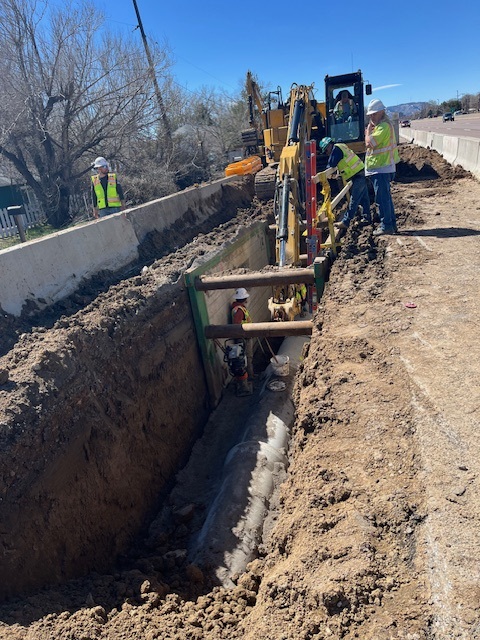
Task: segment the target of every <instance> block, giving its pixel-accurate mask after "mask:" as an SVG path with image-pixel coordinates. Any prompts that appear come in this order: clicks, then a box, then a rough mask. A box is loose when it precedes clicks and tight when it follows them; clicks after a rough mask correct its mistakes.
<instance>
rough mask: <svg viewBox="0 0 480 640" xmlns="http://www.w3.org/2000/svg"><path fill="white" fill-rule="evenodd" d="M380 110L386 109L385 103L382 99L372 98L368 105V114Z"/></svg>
mask: <svg viewBox="0 0 480 640" xmlns="http://www.w3.org/2000/svg"><path fill="white" fill-rule="evenodd" d="M379 111H385V105H384V104H383V102H382V101H381V100H378V99H376V100H370V102H369V104H368V107H367V116H371V115H372V113H378V112H379Z"/></svg>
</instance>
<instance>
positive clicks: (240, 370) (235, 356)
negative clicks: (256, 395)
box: [223, 338, 253, 396]
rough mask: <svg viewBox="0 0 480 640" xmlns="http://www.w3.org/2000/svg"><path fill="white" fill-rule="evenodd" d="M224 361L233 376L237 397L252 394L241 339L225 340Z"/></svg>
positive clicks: (244, 344) (244, 347) (243, 341)
mask: <svg viewBox="0 0 480 640" xmlns="http://www.w3.org/2000/svg"><path fill="white" fill-rule="evenodd" d="M224 344H225V348H224V354H225V355H224V358H223V359H224V361H225V362H226V363H227V365H228V370H229V371H230V374H231V375H232V376H233V379H234V381H235V385H236V394H237V396H250V395H252V393H253V386H252V383H251V382H249V380H248V373H247V356H246V343H245V340H243V339H242V338H235V339H229V340H225V343H224Z"/></svg>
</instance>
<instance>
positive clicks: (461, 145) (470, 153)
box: [446, 138, 480, 178]
mask: <svg viewBox="0 0 480 640" xmlns="http://www.w3.org/2000/svg"><path fill="white" fill-rule="evenodd" d="M446 159H448V158H446ZM454 164H455V165H460V166H462V167H463V168H464V169H467V171H471V172H472V173H473V174H474V175H475V176H476V177H477V178H480V140H477V139H476V138H459V139H458V152H457V155H456V157H455V161H454Z"/></svg>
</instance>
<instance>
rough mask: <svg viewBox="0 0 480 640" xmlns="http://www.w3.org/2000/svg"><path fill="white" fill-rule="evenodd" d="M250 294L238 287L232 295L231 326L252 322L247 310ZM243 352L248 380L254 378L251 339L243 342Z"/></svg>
mask: <svg viewBox="0 0 480 640" xmlns="http://www.w3.org/2000/svg"><path fill="white" fill-rule="evenodd" d="M249 297H250V294H249V293H248V291H247V290H246V289H245V288H244V287H239V288H238V289H237V290H236V291H235V294H234V301H233V302H232V306H231V314H232V324H245V323H249V322H252V318H251V316H250V313H249V311H248V309H247V303H248V298H249ZM245 350H246V353H245V355H246V359H247V373H248V377H249V378H250V379H252V378H254V373H253V341H252V339H251V338H247V339H246V340H245Z"/></svg>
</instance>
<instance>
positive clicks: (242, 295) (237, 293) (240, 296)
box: [233, 287, 250, 300]
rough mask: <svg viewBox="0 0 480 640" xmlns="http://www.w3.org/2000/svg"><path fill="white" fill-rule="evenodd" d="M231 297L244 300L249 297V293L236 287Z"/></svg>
mask: <svg viewBox="0 0 480 640" xmlns="http://www.w3.org/2000/svg"><path fill="white" fill-rule="evenodd" d="M233 297H234V298H235V300H246V299H247V298H249V297H250V294H249V293H248V291H247V290H246V289H244V288H243V287H240V288H239V289H236V291H235V295H234V296H233Z"/></svg>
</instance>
